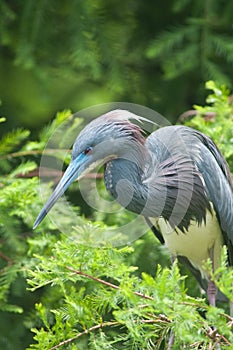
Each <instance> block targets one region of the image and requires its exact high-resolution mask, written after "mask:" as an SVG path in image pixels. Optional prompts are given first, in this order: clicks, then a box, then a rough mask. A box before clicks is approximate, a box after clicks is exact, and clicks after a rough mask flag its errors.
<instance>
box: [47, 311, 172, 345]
mask: <svg viewBox="0 0 233 350" xmlns="http://www.w3.org/2000/svg"><path fill="white" fill-rule="evenodd" d="M134 322H135V323H138V320H134ZM139 323H143V324H154V323H171V321H170V320H168V318H167V317H166V316H164V315H159V317H158V318H156V319H151V320H140V322H139ZM120 325H122V324H121V323H120V322H118V321H109V322H104V323H99V324H97V325H95V326H93V327H90V328H88V329H85V331H83V332H81V333H78V334H77V335H75V336H74V337H72V338H69V339H66V340H64V341H62V342H60V343H59V344H57V345H55V346H53V347H52V348H50V349H49V350H55V349H59V348H60V347H61V346H63V345H66V344H69V343H71V342H72V341H74V340H76V339H78V338H80V337H82V336H83V335H86V334H88V333H91V332H94V331H96V330H98V329H102V328H103V327H111V326H120Z"/></svg>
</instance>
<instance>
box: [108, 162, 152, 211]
mask: <svg viewBox="0 0 233 350" xmlns="http://www.w3.org/2000/svg"><path fill="white" fill-rule="evenodd" d="M143 166H144V164H142V162H141V164H138V163H136V162H134V161H132V160H129V159H122V158H118V159H114V160H112V161H110V162H108V163H107V164H106V165H105V171H104V180H105V185H106V188H107V190H108V191H109V192H110V194H111V195H112V196H113V197H114V198H115V199H116V200H117V201H118V202H119V203H120V204H121V205H122V206H123V207H125V208H127V209H129V210H131V211H133V212H136V213H138V214H141V213H142V210H143V208H144V206H145V202H146V197H147V189H146V188H145V186H144V185H143V181H142V176H143Z"/></svg>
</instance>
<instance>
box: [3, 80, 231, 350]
mask: <svg viewBox="0 0 233 350" xmlns="http://www.w3.org/2000/svg"><path fill="white" fill-rule="evenodd" d="M208 84H209V85H208V87H211V88H213V90H214V93H213V94H211V95H210V96H211V97H209V98H208V101H210V102H211V105H207V106H205V107H196V108H197V109H199V108H200V112H199V110H198V113H200V115H198V116H196V117H195V118H193V119H192V120H191V121H190V123H196V125H194V124H193V126H195V127H199V128H200V129H203V125H204V127H205V128H206V129H204V130H203V131H205V132H206V133H207V131H209V132H210V133H212V134H211V136H212V137H213V138H215V131H216V132H217V131H218V129H214V124H215V123H214V121H216V118H217V115H215V116H214V118H215V119H214V121H211V123H210V125H209V124H205V123H209V121H208V120H207V121H205V118H203V117H201V115H202V114H203V115H204V116H205V114H206V110H207V109H208V111H211V113H219V114H221V116H222V117H221V118H220V119H219V120H220V121H219V125H222V123H223V126H222V131H221V136H222V138H221V143H220V144H219V146H220V147H221V146H222V144H223V145H224V144H227V142H229V137H230V136H229V135H230V134H229V133H228V131H229V130H228V129H229V128H228V129H227V127H226V125H225V124H224V121H225V118H228V115H229V113H231V111H232V110H231V109H230V108H231V104H230V102H229V97H227V94H228V92H227V90H226V89H225V88H223V87H221V88H219V87H217V85H214V84H213V83H212V82H211V83H208ZM202 108H203V109H202ZM209 108H210V110H209ZM220 112H221V113H220ZM203 120H204V124H202V123H203ZM81 123H82V120H81V119H79V118H74V116H72V115H71V114H70V112H69V111H64V112H61V113H58V114H57V116H56V118H55V119H54V120H53V121H52V122H51V123H50V125H48V126H47V127H46V128H45V129H44V130H43V131H42V132H41V133H40V134H39V139H38V140H36V141H35V140H32V139H31V136H30V133H29V132H28V131H27V130H22V129H21V130H17V131H16V132H10V133H8V134H7V136H4V137H3V141H2V142H0V144H1V154H0V169H1V173H0V211H1V216H0V234H1V241H0V248H1V252H0V286H1V288H0V311H1V317H0V329H1V333H0V348H4V349H6V350H11V349H19V350H21V349H22V350H24V349H26V348H27V349H34V350H36V349H45V350H46V349H47V350H49V349H51V350H52V349H59V348H61V349H80V350H82V349H83V350H84V349H85V350H86V349H93V350H94V349H110V350H113V349H125V350H126V349H128V350H131V349H135V350H136V349H148V350H149V349H160V350H162V349H166V348H167V342H168V339H169V336H170V332H171V331H172V332H173V333H174V334H175V345H174V349H181V348H190V349H200V348H201V349H210V348H214V345H215V344H216V343H217V342H218V343H221V348H222V349H231V348H233V333H232V318H231V317H230V316H229V315H228V312H229V310H228V305H227V304H225V303H224V304H223V305H221V308H219V307H217V308H213V307H210V306H209V305H208V304H207V302H206V300H205V299H204V298H200V292H199V290H198V288H197V284H196V282H195V281H194V280H193V279H191V278H190V277H189V278H186V277H184V275H183V273H182V274H181V273H180V271H179V267H178V265H177V264H174V266H173V267H171V268H169V267H167V266H168V264H169V257H168V255H167V253H166V251H165V249H164V248H163V247H162V246H161V245H160V244H159V243H158V242H157V240H156V239H155V238H154V236H153V234H152V233H151V232H148V233H147V234H146V235H144V236H143V237H141V238H140V239H138V240H137V241H135V242H133V243H131V244H128V245H126V246H124V247H113V246H111V244H110V243H108V244H107V243H104V241H103V242H102V244H99V245H98V246H97V245H96V238H97V237H98V238H99V242H100V241H101V238H102V237H104V235H105V233H106V231H109V230H112V229H113V228H115V227H116V226H117V227H119V234H120V233H121V232H120V227H122V226H123V225H124V224H126V223H127V222H129V221H130V220H132V219H133V218H134V216H133V214H131V213H127V212H126V211H119V212H117V211H116V212H115V213H112V214H111V215H107V214H106V213H104V208H105V207H104V205H106V204H104V203H103V208H102V209H103V212H93V211H91V209H89V211H90V212H89V216H90V217H91V218H92V219H93V222H90V220H88V219H87V218H86V217H84V216H81V215H80V214H79V213H80V209H79V208H77V207H76V206H75V203H77V202H75V203H74V204H73V205H72V207H73V209H74V211H75V213H76V214H77V224H76V226H75V227H72V228H71V229H69V230H67V231H65V230H64V231H63V232H59V231H58V230H57V228H55V226H54V224H53V223H52V222H51V221H50V220H49V219H48V218H47V219H46V220H44V221H43V222H42V224H41V225H40V226H39V227H38V228H37V229H36V231H34V232H32V225H33V222H34V220H35V218H36V216H37V214H38V212H39V211H40V209H41V206H42V203H41V200H40V198H39V195H38V190H39V186H38V179H37V176H38V172H39V169H38V163H39V160H40V156H41V154H42V151H43V149H44V146H45V145H46V143H47V141H48V139H49V138H50V137H51V135H53V139H52V141H51V142H50V143H49V146H51V147H52V148H51V149H48V148H47V149H46V151H47V152H48V154H49V156H50V157H51V155H53V157H55V158H56V159H57V160H60V159H64V154H66V153H67V150H66V147H67V144H68V143H67V140H68V139H69V138H70V137H71V136H72V137H73V134H74V133H75V132H77V128H78V129H79V128H81ZM215 127H216V125H215ZM64 128H65V129H64ZM67 128H68V129H67ZM212 128H213V129H212ZM64 130H69V132H68V133H67V134H65V133H64ZM223 134H225V135H226V136H225V138H224V136H223ZM61 135H62V136H63V137H61ZM222 140H225V141H224V142H222ZM56 147H58V148H59V149H57V148H56ZM223 151H224V147H223ZM226 151H227V147H226ZM225 155H227V153H226V154H225ZM228 160H229V161H230V158H228ZM98 181H99V183H98V184H97V187H98V190H99V192H100V193H101V195H103V193H105V194H104V196H107V194H106V192H104V191H105V190H104V185H103V182H102V180H98ZM43 186H44V187H45V188H46V189H47V190H49V188H50V187H51V183H49V182H47V183H45V184H43ZM74 190H76V191H75V197H78V202H79V200H80V198H81V197H80V195H79V192H78V185H77V184H74V187H73V188H71V189H70V190H69V191H68V198H70V200H71V198H72V193H73V191H74ZM54 209H55V208H54ZM56 210H57V213H58V214H59V216H60V217H61V218H62V220H63V221H65V220H68V218H66V204H64V203H63V202H62V201H61V202H58V203H57V204H56ZM137 230H140V227H138V228H137ZM209 269H210V271H211V267H209ZM186 273H187V272H185V274H186ZM232 278H233V276H232V270H230V269H228V268H227V267H226V255H224V252H223V257H222V263H221V266H220V267H219V269H218V270H217V271H216V272H215V274H214V275H213V279H214V280H216V284H217V285H218V287H219V288H220V290H222V291H223V292H224V293H225V294H226V295H228V296H229V297H230V298H231V295H232V284H231V281H232ZM190 294H191V295H192V296H190ZM213 327H216V329H217V330H216V331H215V330H213Z"/></svg>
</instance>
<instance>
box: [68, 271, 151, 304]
mask: <svg viewBox="0 0 233 350" xmlns="http://www.w3.org/2000/svg"><path fill="white" fill-rule="evenodd" d="M66 268H67V269H68V270H69V271H72V272H73V273H75V274H76V275H80V276H83V277H86V278H89V279H91V280H93V281H96V282H99V283H101V284H104V285H105V286H108V287H110V288H113V289H120V287H119V286H117V285H116V284H113V283H110V282H107V281H104V280H102V279H101V278H98V277H94V276H91V275H88V274H87V273H85V272H82V271H80V270H75V269H73V268H72V267H69V266H67V267H66ZM133 293H134V294H135V295H137V296H139V297H141V298H144V299H149V300H154V299H153V298H152V297H150V296H149V295H146V294H143V293H140V292H133Z"/></svg>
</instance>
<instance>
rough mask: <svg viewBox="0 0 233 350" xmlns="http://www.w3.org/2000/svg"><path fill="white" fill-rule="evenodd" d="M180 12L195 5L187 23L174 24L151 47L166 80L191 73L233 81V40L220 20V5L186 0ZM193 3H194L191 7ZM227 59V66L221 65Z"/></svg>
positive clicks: (150, 53)
mask: <svg viewBox="0 0 233 350" xmlns="http://www.w3.org/2000/svg"><path fill="white" fill-rule="evenodd" d="M178 3H180V5H181V3H182V2H181V1H180V2H178V1H177V2H176V4H175V6H176V11H177V12H182V11H184V9H185V8H188V7H190V8H191V14H189V15H188V16H187V17H186V18H185V21H184V23H182V24H181V25H179V26H175V27H170V29H169V30H166V31H164V32H163V33H161V34H160V35H158V36H157V37H156V38H155V39H154V40H153V41H152V43H151V45H150V46H149V48H148V50H147V55H148V57H149V58H150V59H154V60H157V61H158V62H160V63H161V65H162V68H163V71H164V75H165V77H166V79H174V78H176V77H179V76H181V75H183V74H186V73H187V72H195V74H200V73H201V74H202V77H203V78H204V80H206V79H209V78H212V79H215V80H217V81H220V82H222V83H226V84H228V85H229V84H231V80H230V79H229V72H230V70H231V68H230V67H231V65H232V63H233V43H232V38H231V36H230V35H226V34H223V33H222V31H221V29H220V25H219V22H218V20H217V17H218V14H219V6H221V5H220V4H217V3H216V2H215V1H205V2H203V1H196V2H195V3H194V2H193V3H192V4H188V2H186V3H185V2H183V3H182V5H181V6H178V7H177V4H178ZM190 5H191V6H190ZM219 60H221V61H222V62H225V65H226V66H225V69H223V67H220V66H219V65H218V62H219Z"/></svg>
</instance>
